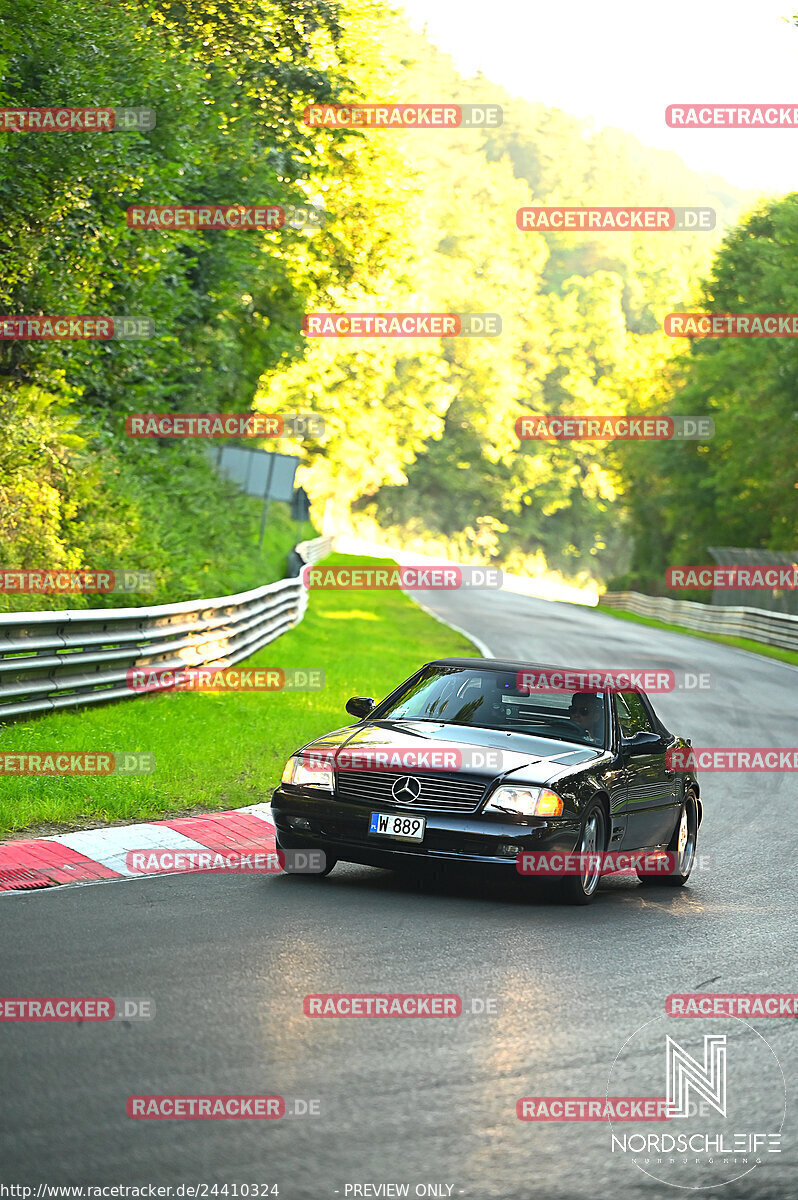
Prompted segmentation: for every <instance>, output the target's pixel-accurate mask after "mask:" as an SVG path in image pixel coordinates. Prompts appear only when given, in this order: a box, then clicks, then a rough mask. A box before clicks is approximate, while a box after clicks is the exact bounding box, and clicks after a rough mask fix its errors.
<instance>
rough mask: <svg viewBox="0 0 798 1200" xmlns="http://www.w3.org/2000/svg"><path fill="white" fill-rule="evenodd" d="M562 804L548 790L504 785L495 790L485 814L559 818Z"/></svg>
mask: <svg viewBox="0 0 798 1200" xmlns="http://www.w3.org/2000/svg"><path fill="white" fill-rule="evenodd" d="M562 810H563V803H562V799H561V797H560V796H558V795H557V793H556V792H552V791H551V790H550V789H549V788H535V787H514V786H513V785H512V784H504V785H503V786H502V787H499V788H496V791H495V792H494V793H493V795H492V796H491V798H490V799H489V800H488V803H487V804H486V805H485V812H498V813H506V814H509V815H510V816H513V817H559V816H560V814H561V813H562Z"/></svg>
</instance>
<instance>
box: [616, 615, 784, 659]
mask: <svg viewBox="0 0 798 1200" xmlns="http://www.w3.org/2000/svg"><path fill="white" fill-rule="evenodd" d="M596 612H602V613H606V614H607V616H609V617H620V618H621V619H622V620H623V621H636V622H637V624H638V625H650V626H651V627H652V628H653V629H669V630H670V631H671V632H672V633H685V634H687V636H688V637H695V638H703V639H704V641H708V642H722V643H723V645H724V646H736V647H737V649H738V650H749V651H750V652H751V653H752V654H762V655H764V656H765V658H777V659H778V660H779V661H780V662H786V663H792V664H793V665H794V666H798V652H796V651H795V650H782V649H780V648H779V647H778V646H768V645H767V643H766V642H754V641H752V640H751V639H750V638H739V637H727V636H726V634H723V633H701V632H700V631H699V630H697V629H685V627H684V626H683V625H671V624H670V623H669V622H667V621H657V620H656V619H655V618H654V617H640V616H638V615H637V613H629V612H623V611H622V610H621V609H620V608H610V607H609V606H608V605H604V604H600V605H599V606H598V608H597V609H596Z"/></svg>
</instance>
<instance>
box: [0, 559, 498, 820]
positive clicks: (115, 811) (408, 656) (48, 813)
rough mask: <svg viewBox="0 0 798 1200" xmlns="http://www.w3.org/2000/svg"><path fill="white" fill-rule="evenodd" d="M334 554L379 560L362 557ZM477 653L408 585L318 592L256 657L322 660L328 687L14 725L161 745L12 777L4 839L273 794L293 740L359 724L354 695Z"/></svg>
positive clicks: (191, 696)
mask: <svg viewBox="0 0 798 1200" xmlns="http://www.w3.org/2000/svg"><path fill="white" fill-rule="evenodd" d="M326 561H327V562H329V563H332V562H342V563H347V564H352V565H360V564H364V565H366V564H367V565H369V566H376V565H379V564H378V560H376V559H365V558H363V559H361V558H355V557H353V556H350V555H332V556H331V557H330V558H329V559H328V560H326ZM476 653H477V652H476V651H475V650H474V647H473V646H472V645H471V643H470V642H469V641H468V640H467V639H466V638H465V637H462V636H461V635H460V634H457V633H455V632H453V631H452V630H450V629H448V628H447V627H446V626H445V625H442V624H440V623H439V622H438V621H436V620H435V619H434V618H433V617H431V616H429V615H428V614H427V613H425V612H424V611H423V610H422V609H420V608H419V607H418V606H417V605H416V604H414V603H413V602H412V601H411V600H409V599H408V597H407V596H405V595H403V594H402V593H401V592H393V591H390V592H368V591H360V592H311V595H310V603H309V606H308V610H307V612H306V614H305V618H304V620H303V621H302V622H301V624H299V625H298V626H296V628H294V629H292V630H291V631H290V632H289V633H287V634H284V635H283V636H282V637H280V638H278V639H277V640H276V641H275V642H273V643H272V644H271V645H269V646H265V647H264V648H263V650H260V651H258V653H257V654H254V655H253V656H252V658H250V659H249V660H248V661H247V664H246V665H247V666H251V667H253V668H268V667H272V668H274V667H281V668H286V667H307V668H321V669H322V670H324V672H325V674H326V687H324V689H322V690H318V691H306V692H293V693H292V692H237V693H236V692H232V693H223V692H164V693H161V694H160V695H152V696H142V697H138V698H136V699H131V700H123V701H120V702H119V703H116V704H104V705H98V706H96V707H87V708H83V709H76V710H72V711H65V712H60V713H52V714H48V715H46V716H42V717H38V718H35V719H33V720H30V721H26V722H22V723H17V724H14V725H8V726H6V727H5V728H3V729H2V730H0V749H2V751H3V752H4V753H6V754H8V753H11V754H15V753H26V752H27V753H44V752H53V753H54V752H57V751H61V752H63V751H103V752H107V751H131V750H149V751H152V752H154V754H155V758H156V761H157V769H156V771H155V772H154V773H153V774H152V775H141V776H130V777H127V778H124V777H117V776H104V777H103V776H92V777H86V776H84V777H62V776H47V777H44V776H11V775H6V776H0V837H7V836H8V835H9V834H18V833H19V832H20V831H22V830H26V831H29V832H31V831H32V832H36V833H39V834H40V833H45V832H46V833H54V832H56V830H58V829H61V830H63V829H64V828H73V829H74V828H86V827H89V826H96V825H101V824H104V823H106V822H132V821H142V820H152V819H153V818H157V817H163V816H165V815H167V814H169V815H171V814H175V813H182V814H185V813H186V812H205V811H211V810H214V809H227V808H238V807H241V806H242V805H245V804H254V803H257V802H258V801H261V800H267V799H269V797H270V795H271V791H272V788H273V787H274V786H275V784H276V783H277V782H278V781H279V778H280V775H281V774H282V769H283V766H284V764H285V760H286V759H287V758H288V756H289V754H291V752H292V751H293V750H295V749H296V748H297V747H298V746H300V745H302V744H303V743H304V742H306V741H309V740H310V739H311V738H313V737H315V736H317V735H318V734H321V733H324V732H326V731H327V730H330V729H334V728H338V727H339V726H341V725H347V724H350V723H351V721H352V718H351V717H350V716H348V714H347V713H346V711H345V709H344V704H345V703H346V701H347V699H348V698H349V697H350V696H352V695H366V696H374V697H375V698H381V697H383V696H385V695H387V694H388V692H390V691H392V690H393V689H394V687H396V686H397V684H399V683H401V681H402V679H404V678H406V677H407V676H408V675H410V674H411V673H412V672H413V671H414V670H416V669H417V668H418V667H419V666H420V665H421V664H422V663H424V662H427V661H429V660H430V659H433V658H440V657H445V656H448V655H463V654H464V655H474V654H476ZM242 665H243V664H242Z"/></svg>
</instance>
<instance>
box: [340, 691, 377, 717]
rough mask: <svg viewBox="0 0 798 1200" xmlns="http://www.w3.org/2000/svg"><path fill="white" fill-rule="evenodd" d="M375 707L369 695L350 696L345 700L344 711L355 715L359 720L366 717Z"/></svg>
mask: <svg viewBox="0 0 798 1200" xmlns="http://www.w3.org/2000/svg"><path fill="white" fill-rule="evenodd" d="M376 707H377V706H376V705H375V703H374V701H373V700H372V698H371V696H352V697H351V698H350V699H349V700H347V702H346V711H347V712H348V713H350V714H351V715H352V716H353V717H357V718H358V720H359V721H362V720H363V719H364V718H365V717H367V716H368V715H369V713H371V712H373V711H374V709H375V708H376Z"/></svg>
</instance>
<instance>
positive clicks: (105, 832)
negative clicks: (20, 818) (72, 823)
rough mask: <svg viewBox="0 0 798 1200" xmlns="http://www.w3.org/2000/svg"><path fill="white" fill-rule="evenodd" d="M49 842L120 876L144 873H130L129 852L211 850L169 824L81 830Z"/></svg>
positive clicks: (46, 840) (44, 839)
mask: <svg viewBox="0 0 798 1200" xmlns="http://www.w3.org/2000/svg"><path fill="white" fill-rule="evenodd" d="M42 841H45V842H61V843H62V845H64V846H69V847H70V848H71V849H72V850H77V852H78V853H79V854H85V856H86V858H91V859H93V860H94V862H98V863H102V865H103V866H104V867H108V869H109V870H111V871H117V872H118V873H119V874H120V875H131V876H139V875H141V871H130V870H128V867H127V863H126V859H127V854H128V851H129V850H150V849H152V850H207V849H208V847H207V846H203V845H202V843H201V842H195V841H194V839H193V838H190V837H186V835H185V834H184V833H178V832H177V830H176V829H170V828H169V826H168V825H149V824H147V823H144V824H141V825H120V826H113V827H112V828H111V829H81V830H79V831H78V832H77V833H62V834H58V835H56V836H53V837H48V838H43V839H42Z"/></svg>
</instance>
